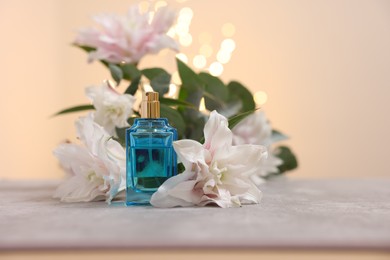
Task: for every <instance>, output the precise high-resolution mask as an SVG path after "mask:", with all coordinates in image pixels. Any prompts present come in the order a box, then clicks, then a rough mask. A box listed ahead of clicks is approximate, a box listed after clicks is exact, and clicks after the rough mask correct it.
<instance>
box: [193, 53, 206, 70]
mask: <svg viewBox="0 0 390 260" xmlns="http://www.w3.org/2000/svg"><path fill="white" fill-rule="evenodd" d="M192 62H193V64H194V67H195V68H197V69H203V68H204V67H205V66H206V63H207V60H206V57H205V56H203V55H196V56H195V57H194V59H193V61H192Z"/></svg>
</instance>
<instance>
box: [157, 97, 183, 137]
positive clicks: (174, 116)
mask: <svg viewBox="0 0 390 260" xmlns="http://www.w3.org/2000/svg"><path fill="white" fill-rule="evenodd" d="M160 116H161V117H163V118H164V117H165V118H167V119H168V122H169V124H170V125H172V126H173V127H175V128H176V129H177V133H178V135H179V139H180V138H181V137H182V136H183V135H184V131H185V128H186V124H185V122H184V119H183V117H182V116H181V115H180V113H179V112H177V110H175V109H173V108H171V107H169V106H167V105H164V104H160Z"/></svg>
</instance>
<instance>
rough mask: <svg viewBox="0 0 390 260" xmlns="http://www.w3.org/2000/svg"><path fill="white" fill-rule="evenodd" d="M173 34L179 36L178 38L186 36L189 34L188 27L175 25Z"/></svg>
mask: <svg viewBox="0 0 390 260" xmlns="http://www.w3.org/2000/svg"><path fill="white" fill-rule="evenodd" d="M175 32H176V34H177V35H180V36H183V35H186V34H188V32H189V27H188V25H186V24H182V23H181V24H177V25H176V26H175Z"/></svg>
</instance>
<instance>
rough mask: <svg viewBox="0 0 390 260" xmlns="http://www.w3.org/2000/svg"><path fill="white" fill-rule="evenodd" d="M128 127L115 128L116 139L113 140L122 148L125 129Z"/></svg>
mask: <svg viewBox="0 0 390 260" xmlns="http://www.w3.org/2000/svg"><path fill="white" fill-rule="evenodd" d="M127 128H128V127H121V128H119V127H115V132H116V135H117V136H118V137H115V138H114V139H115V140H116V141H117V142H118V143H120V144H121V145H122V146H126V129H127Z"/></svg>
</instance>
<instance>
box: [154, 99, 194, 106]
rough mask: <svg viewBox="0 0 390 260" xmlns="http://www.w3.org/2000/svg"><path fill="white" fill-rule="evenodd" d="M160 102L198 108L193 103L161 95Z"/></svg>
mask: <svg viewBox="0 0 390 260" xmlns="http://www.w3.org/2000/svg"><path fill="white" fill-rule="evenodd" d="M160 103H161V104H164V105H167V106H178V107H188V108H192V109H196V107H194V105H193V104H191V103H189V102H186V101H182V100H179V99H173V98H164V97H161V98H160Z"/></svg>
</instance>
